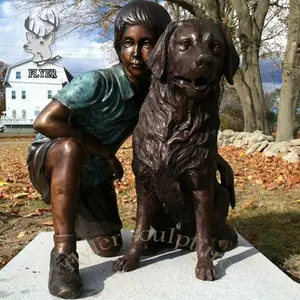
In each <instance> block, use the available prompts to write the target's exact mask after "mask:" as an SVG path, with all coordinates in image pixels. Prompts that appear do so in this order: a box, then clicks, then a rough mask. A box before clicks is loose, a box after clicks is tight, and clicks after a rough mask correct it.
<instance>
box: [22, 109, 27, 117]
mask: <svg viewBox="0 0 300 300" xmlns="http://www.w3.org/2000/svg"><path fill="white" fill-rule="evenodd" d="M22 119H26V109H22Z"/></svg>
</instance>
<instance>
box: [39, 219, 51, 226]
mask: <svg viewBox="0 0 300 300" xmlns="http://www.w3.org/2000/svg"><path fill="white" fill-rule="evenodd" d="M41 225H43V226H53V221H52V220H49V221H45V222H42V223H41Z"/></svg>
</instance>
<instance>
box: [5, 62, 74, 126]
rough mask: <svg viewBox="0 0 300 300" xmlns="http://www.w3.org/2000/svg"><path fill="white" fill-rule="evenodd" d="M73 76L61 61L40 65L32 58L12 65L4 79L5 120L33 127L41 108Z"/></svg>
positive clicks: (8, 122)
mask: <svg viewBox="0 0 300 300" xmlns="http://www.w3.org/2000/svg"><path fill="white" fill-rule="evenodd" d="M72 78H73V76H72V75H71V74H70V73H69V72H68V71H67V70H66V69H65V68H64V67H63V66H61V65H59V64H49V63H48V64H45V65H43V66H37V65H36V64H35V63H33V62H32V60H31V59H29V60H25V61H22V62H19V63H16V64H14V65H12V66H10V67H9V68H8V70H7V72H6V76H5V79H4V87H5V99H6V111H5V112H4V113H3V115H2V116H1V122H2V123H3V124H4V125H6V126H10V127H32V124H33V122H34V120H35V119H36V117H37V116H38V114H39V113H40V111H41V110H42V109H43V108H44V107H45V106H46V105H47V104H48V103H49V102H50V101H51V99H52V97H53V96H54V95H55V94H56V93H57V92H58V91H59V90H61V89H62V87H63V86H64V85H65V84H67V83H68V82H70V81H71V80H72Z"/></svg>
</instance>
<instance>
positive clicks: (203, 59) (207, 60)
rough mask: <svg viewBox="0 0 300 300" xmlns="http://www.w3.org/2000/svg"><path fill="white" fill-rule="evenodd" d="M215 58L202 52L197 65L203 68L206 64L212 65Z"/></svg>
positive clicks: (196, 62)
mask: <svg viewBox="0 0 300 300" xmlns="http://www.w3.org/2000/svg"><path fill="white" fill-rule="evenodd" d="M212 61H213V58H212V57H211V55H206V54H200V55H199V56H198V57H197V59H196V61H195V64H196V66H197V67H200V68H203V67H205V66H210V65H211V64H212Z"/></svg>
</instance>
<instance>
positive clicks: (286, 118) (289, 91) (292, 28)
mask: <svg viewBox="0 0 300 300" xmlns="http://www.w3.org/2000/svg"><path fill="white" fill-rule="evenodd" d="M299 102H300V2H299V0H290V13H289V17H288V41H287V47H286V51H285V56H284V61H283V72H282V87H281V94H280V103H279V113H278V124H277V133H276V141H277V142H280V141H288V140H291V139H293V137H295V135H296V132H297V130H298V129H299V128H300V122H299V119H298V120H297V113H298V114H299V113H300V112H299V109H300V103H299Z"/></svg>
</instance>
